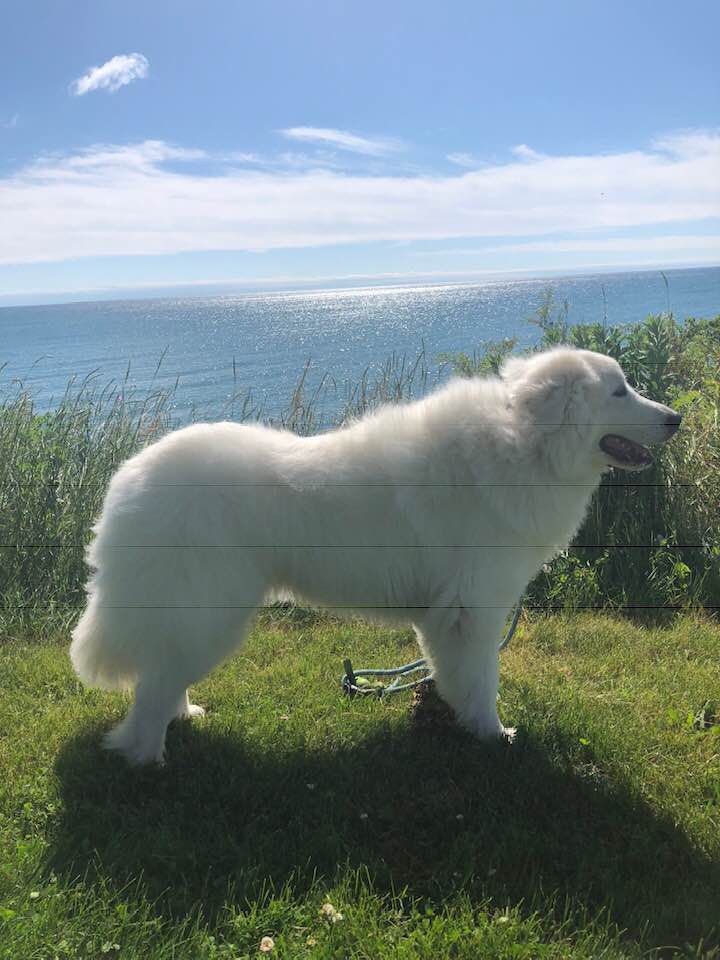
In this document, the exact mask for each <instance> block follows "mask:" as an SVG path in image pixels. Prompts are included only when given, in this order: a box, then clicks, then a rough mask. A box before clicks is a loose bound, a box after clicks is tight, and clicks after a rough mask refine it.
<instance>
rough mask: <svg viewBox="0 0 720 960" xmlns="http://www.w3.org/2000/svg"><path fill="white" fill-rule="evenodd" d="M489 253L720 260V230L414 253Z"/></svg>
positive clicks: (415, 253)
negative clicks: (678, 256)
mask: <svg viewBox="0 0 720 960" xmlns="http://www.w3.org/2000/svg"><path fill="white" fill-rule="evenodd" d="M488 253H501V254H507V253H561V254H576V253H590V254H607V253H623V254H625V253H636V254H647V253H658V254H663V253H664V254H667V255H671V254H673V255H674V254H680V253H682V254H685V253H687V254H695V255H698V256H704V257H710V258H713V259H716V260H717V261H718V262H720V234H706V233H702V234H686V233H682V234H661V235H659V236H655V237H647V236H641V237H602V238H590V239H588V238H585V237H584V238H582V239H578V238H575V237H573V238H569V239H564V240H530V241H527V242H523V243H503V244H493V245H488V246H474V247H443V248H438V249H435V250H414V251H412V256H413V257H421V258H423V257H430V258H432V259H433V260H439V259H440V258H442V257H452V258H456V257H476V258H479V257H483V256H485V255H486V254H488Z"/></svg>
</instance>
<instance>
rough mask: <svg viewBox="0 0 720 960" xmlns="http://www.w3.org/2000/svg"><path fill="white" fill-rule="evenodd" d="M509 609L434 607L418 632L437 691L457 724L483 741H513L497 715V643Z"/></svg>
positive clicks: (511, 734) (511, 735)
mask: <svg viewBox="0 0 720 960" xmlns="http://www.w3.org/2000/svg"><path fill="white" fill-rule="evenodd" d="M506 613H507V611H503V610H497V609H479V610H472V609H467V608H464V607H458V608H454V609H431V610H428V611H427V615H426V617H425V618H424V620H423V623H422V624H418V627H417V632H418V639H419V640H420V645H421V646H422V648H423V651H424V652H425V654H426V656H427V657H428V659H429V660H430V662H431V664H432V668H433V674H434V678H435V682H436V684H437V688H438V692H439V693H440V696H441V697H442V698H443V700H445V702H446V703H447V704H448V705H449V706H451V707H452V709H453V710H454V712H455V715H456V717H457V719H458V722H459V723H460V724H462V726H463V727H465V728H466V729H467V730H469V731H470V732H471V733H474V734H475V736H477V737H480V738H482V739H495V738H498V737H505V738H508V739H512V738H513V737H514V735H515V730H514V729H513V728H508V727H504V726H503V724H502V722H501V720H500V718H499V716H498V712H497V695H498V684H499V676H500V674H499V671H500V667H499V652H498V648H499V643H500V636H501V631H502V628H503V624H504V621H505V616H506Z"/></svg>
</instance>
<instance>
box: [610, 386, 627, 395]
mask: <svg viewBox="0 0 720 960" xmlns="http://www.w3.org/2000/svg"><path fill="white" fill-rule="evenodd" d="M626 394H627V387H626V386H625V384H624V383H621V384H620V386H619V387H618V388H617V390H613V396H614V397H624V396H625V395H626Z"/></svg>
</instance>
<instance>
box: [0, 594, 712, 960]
mask: <svg viewBox="0 0 720 960" xmlns="http://www.w3.org/2000/svg"><path fill="white" fill-rule="evenodd" d="M34 636H35V635H34V634H33V633H29V634H27V635H23V634H22V633H16V635H14V636H7V637H5V638H4V639H3V657H2V661H0V683H1V686H2V690H3V691H4V696H3V697H2V699H0V818H2V822H1V828H2V829H1V832H0V854H1V856H0V904H1V906H0V958H2V960H11V958H12V960H18V958H22V960H35V958H38V960H39V958H53V957H57V958H58V960H68V958H75V957H77V958H102V957H116V956H117V957H119V958H123V960H125V958H143V960H159V958H168V960H169V958H173V960H182V958H188V960H190V958H192V960H202V958H208V960H210V958H217V960H220V958H222V960H238V958H242V957H256V956H261V954H260V953H259V944H260V941H261V938H262V937H264V936H270V937H272V938H273V940H274V943H275V948H274V951H273V952H272V954H271V955H272V956H277V957H284V958H293V960H295V958H340V957H350V958H367V960H370V958H372V960H383V958H388V960H389V958H401V960H402V958H407V960H410V958H412V960H415V958H428V960H430V958H432V960H437V958H440V960H443V958H450V957H452V958H458V960H461V958H467V960H478V958H485V957H488V958H490V957H492V958H588V960H590V958H592V960H597V958H621V957H623V958H625V957H628V958H638V960H639V958H640V957H652V956H667V957H669V956H683V957H696V958H705V960H709V958H712V957H718V956H720V950H719V946H720V931H719V930H718V921H719V920H720V773H719V768H720V736H719V735H718V731H720V726H718V721H720V716H718V711H719V710H720V704H718V701H717V697H718V691H720V665H719V664H720V661H719V660H718V655H717V654H718V647H719V645H720V627H718V626H717V625H714V624H712V623H710V622H707V621H705V620H703V619H700V618H696V617H690V616H688V617H684V618H682V619H678V620H676V621H675V622H674V623H673V624H672V625H671V626H665V627H652V628H651V627H643V626H638V625H637V624H632V623H630V622H628V621H627V620H623V619H621V618H619V617H615V618H611V617H608V616H593V615H589V614H587V615H578V616H574V617H569V616H555V617H545V618H540V619H537V620H534V621H532V622H525V623H523V624H521V627H520V628H519V630H518V633H517V634H516V637H515V639H514V641H513V644H512V645H511V647H510V648H509V649H508V651H506V652H505V653H504V654H503V663H502V667H503V670H502V673H503V681H502V703H501V713H502V715H503V718H504V720H505V721H506V722H511V723H514V724H517V726H518V727H519V734H518V739H517V741H516V743H515V744H513V745H512V746H510V747H507V746H501V745H498V746H492V747H489V746H482V745H480V744H478V743H477V742H475V741H474V740H472V739H470V738H468V737H466V736H464V735H463V734H462V733H460V732H458V731H454V730H452V729H448V728H445V727H437V728H430V729H429V730H426V729H415V728H413V727H412V726H411V723H410V712H409V709H408V699H407V696H404V697H403V696H401V697H398V698H396V699H395V700H392V701H389V702H387V703H384V702H378V701H375V700H361V701H358V700H356V701H348V700H347V699H345V698H344V697H343V696H342V694H341V692H340V689H339V674H340V672H341V662H342V658H343V656H345V655H348V654H350V655H352V657H353V659H354V662H355V663H356V664H357V665H373V664H386V663H391V664H392V663H400V662H403V661H404V660H406V659H409V658H411V657H412V656H414V654H415V647H414V645H413V643H412V641H411V638H410V635H409V634H408V633H406V632H400V631H395V632H393V631H385V630H381V629H378V628H374V627H371V626H367V625H365V624H362V623H358V622H349V623H340V622H337V621H334V620H332V619H328V618H320V617H313V616H306V617H304V616H303V615H302V614H301V613H296V614H294V615H293V616H292V617H290V618H288V619H287V620H284V621H278V620H271V619H269V618H265V619H264V620H263V621H261V622H260V623H259V624H258V626H257V627H256V629H255V631H254V633H253V635H252V637H251V640H250V642H249V643H248V646H247V647H246V648H245V650H244V651H243V655H242V656H238V657H236V658H234V659H232V660H231V661H229V662H228V663H227V664H226V665H225V666H224V667H222V668H221V669H219V670H218V671H216V672H215V673H213V674H212V675H211V677H210V678H208V679H207V680H206V681H205V682H204V683H203V684H201V685H200V686H199V687H198V688H197V689H196V690H195V691H194V693H195V699H196V700H198V701H199V702H201V703H203V704H205V706H206V707H208V708H209V712H208V716H207V717H206V718H205V719H204V720H201V721H194V722H193V723H192V724H190V723H179V724H176V725H175V726H174V728H171V733H170V736H169V762H168V764H167V765H166V766H165V767H164V768H162V769H151V770H141V771H131V770H129V769H128V768H126V767H125V766H124V764H123V763H122V762H121V761H120V760H119V759H118V758H117V757H114V756H111V755H108V754H105V753H103V752H101V750H100V748H99V738H100V735H101V733H102V732H103V731H104V730H106V729H107V728H108V726H109V725H110V724H112V723H113V722H116V721H117V719H118V717H119V716H120V715H121V714H122V712H123V711H124V710H125V709H126V706H127V705H126V702H125V701H124V699H123V698H122V697H120V696H115V695H110V694H103V693H99V692H97V691H91V690H86V689H84V688H83V687H82V686H81V685H80V684H79V683H78V681H77V680H76V679H75V677H74V676H73V674H72V672H71V670H70V667H69V663H68V659H67V652H66V644H65V640H66V637H65V635H64V633H59V634H57V635H54V636H53V635H50V634H49V635H47V636H46V637H45V638H44V640H43V641H42V642H38V641H37V640H36V639H34ZM714 698H715V699H714ZM328 902H329V903H331V904H332V905H333V907H334V909H335V910H336V911H338V912H339V913H340V914H342V919H338V920H337V922H335V923H333V922H331V920H330V919H328V918H323V917H321V914H320V911H321V908H322V907H323V904H325V903H328Z"/></svg>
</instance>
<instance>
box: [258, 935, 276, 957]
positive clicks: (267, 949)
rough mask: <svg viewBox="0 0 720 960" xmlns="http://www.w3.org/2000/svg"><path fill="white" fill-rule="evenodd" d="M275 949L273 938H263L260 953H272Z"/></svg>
mask: <svg viewBox="0 0 720 960" xmlns="http://www.w3.org/2000/svg"><path fill="white" fill-rule="evenodd" d="M274 949H275V941H274V940H273V938H272V937H263V938H262V940H261V941H260V953H272V951H273V950H274Z"/></svg>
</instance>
